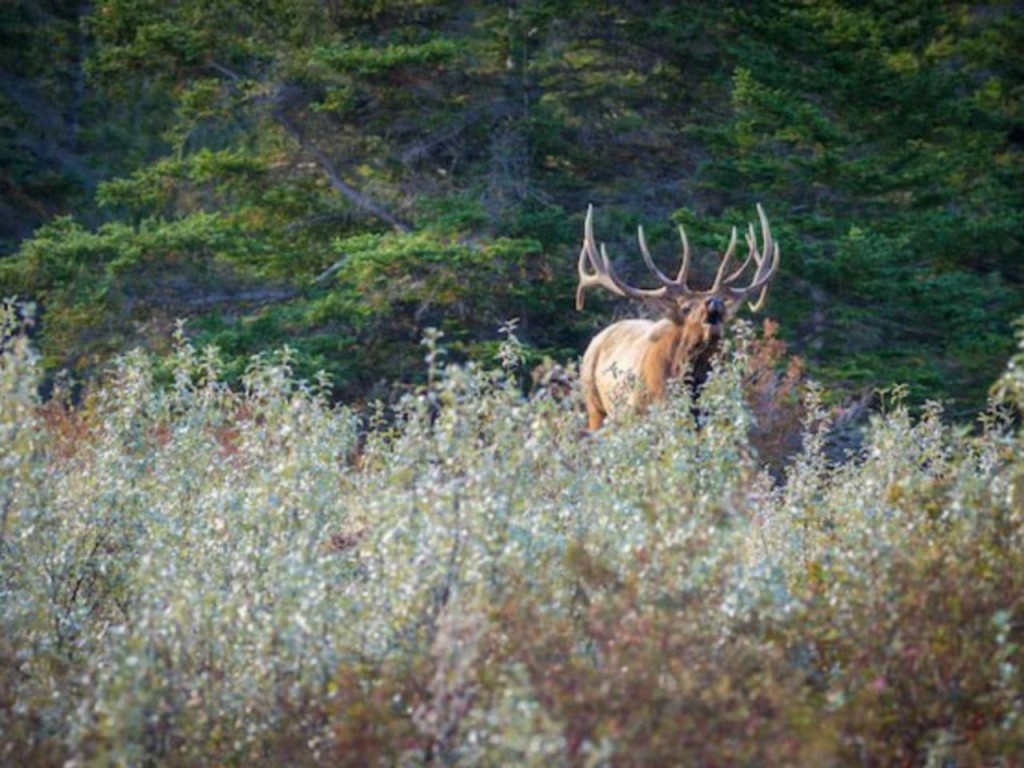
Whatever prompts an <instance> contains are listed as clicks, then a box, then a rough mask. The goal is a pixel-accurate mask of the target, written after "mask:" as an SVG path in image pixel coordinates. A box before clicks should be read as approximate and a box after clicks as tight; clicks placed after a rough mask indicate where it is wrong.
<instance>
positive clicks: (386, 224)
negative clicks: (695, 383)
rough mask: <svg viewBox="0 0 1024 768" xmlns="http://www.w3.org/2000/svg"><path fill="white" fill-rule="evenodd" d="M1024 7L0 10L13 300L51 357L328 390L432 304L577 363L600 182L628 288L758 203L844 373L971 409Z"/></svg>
mask: <svg viewBox="0 0 1024 768" xmlns="http://www.w3.org/2000/svg"><path fill="white" fill-rule="evenodd" d="M1021 10H1022V8H1021V4H1020V3H1018V2H990V3H952V2H940V3H936V2H933V1H931V0H929V1H928V2H921V1H917V0H910V1H902V2H883V1H881V0H873V1H867V2H851V1H849V0H822V1H820V2H809V1H801V0H743V1H742V2H734V1H731V0H724V1H723V2H718V3H714V4H709V3H703V2H675V3H652V2H640V1H633V2H630V3H614V2H597V1H596V0H563V1H560V2H551V1H545V0H532V1H531V0H518V1H510V2H459V3H454V2H432V1H430V0H389V1H388V2H379V1H377V0H372V1H370V0H362V1H347V2H338V1H337V0H258V1H249V0H247V1H246V2H241V1H240V0H216V1H213V2H211V1H210V0H180V1H179V2H173V3H168V2H163V1H162V0H95V1H94V2H82V1H81V0H3V2H2V3H0V191H2V193H0V254H2V258H0V295H2V296H11V295H17V296H19V297H22V298H24V299H29V300H32V301H34V302H35V303H36V307H37V320H38V322H37V324H36V327H35V331H34V334H35V343H36V345H37V347H38V348H39V349H40V350H41V352H42V355H43V364H44V366H45V367H46V369H47V370H49V371H50V372H51V374H52V373H54V372H56V371H58V370H62V369H63V370H70V371H72V372H73V373H74V374H75V375H76V377H78V379H79V380H86V379H88V377H90V376H91V375H93V374H94V373H95V372H96V371H97V370H98V369H99V368H100V367H101V366H102V364H103V362H104V361H106V360H107V359H109V357H110V356H111V355H113V354H115V353H119V352H123V351H125V350H127V349H129V348H131V347H133V346H137V345H140V344H141V345H143V346H145V347H148V348H150V349H153V350H156V351H160V350H164V349H167V348H168V347H169V346H170V344H171V337H172V333H171V329H172V328H173V324H174V322H175V320H176V319H178V318H188V320H189V322H188V325H187V328H188V332H189V334H190V335H191V337H192V339H193V342H194V343H196V344H197V345H204V344H207V343H213V344H216V345H217V346H218V347H219V349H220V350H221V354H222V356H223V357H224V359H225V361H226V363H227V366H228V370H229V371H233V375H236V376H237V375H240V374H241V373H242V371H243V370H244V369H245V367H246V365H247V364H248V361H249V359H250V357H251V355H253V354H256V353H258V352H260V351H262V350H265V349H267V348H275V347H280V346H281V345H282V344H287V345H289V346H290V347H291V348H292V349H293V351H294V358H293V362H294V365H295V367H296V369H297V372H298V373H299V375H303V376H307V377H311V376H313V375H314V374H315V372H316V371H318V370H324V371H326V372H327V373H328V374H329V375H330V377H331V380H332V382H333V391H334V393H335V396H336V397H338V398H340V399H345V400H349V401H353V402H357V401H362V400H365V399H367V398H370V397H377V396H382V395H386V394H387V393H388V392H390V391H391V390H392V388H393V387H394V386H395V385H396V384H403V383H412V382H415V381H416V380H417V378H418V377H419V376H421V375H422V372H423V371H424V366H423V364H422V357H423V351H422V347H421V345H420V341H421V339H422V338H423V335H424V331H425V329H427V328H430V327H435V328H438V329H440V330H442V331H443V332H444V334H445V336H444V341H445V344H446V347H447V349H448V350H449V352H450V353H451V354H452V355H454V356H455V357H461V358H469V359H487V360H491V359H493V357H494V355H495V353H496V351H497V349H498V346H499V344H500V341H501V335H500V334H499V328H501V327H502V326H503V325H505V324H506V323H508V322H509V321H510V320H512V319H516V320H517V325H516V331H515V332H516V334H517V336H518V337H519V339H520V340H521V341H522V342H524V343H525V344H526V348H527V350H528V352H529V354H530V355H531V357H532V359H534V360H540V359H542V358H543V357H545V356H550V357H552V358H554V359H556V360H561V361H565V360H573V359H576V358H577V357H578V355H579V354H580V352H581V351H582V349H583V347H584V345H585V343H586V340H587V338H588V337H589V336H590V335H592V334H593V333H594V332H595V331H596V330H597V329H598V328H599V327H601V326H602V325H603V324H605V323H607V322H608V321H609V319H610V318H611V317H612V316H613V315H615V314H616V313H618V314H630V313H635V312H636V311H637V310H636V308H635V307H628V306H619V307H614V306H613V305H612V304H611V303H605V304H601V303H600V302H595V303H593V304H591V305H590V306H588V310H587V312H585V313H577V312H575V311H574V309H573V305H572V297H573V293H574V286H575V281H576V270H575V260H576V255H577V249H578V243H579V240H580V236H581V232H582V217H583V213H584V211H585V209H586V206H587V204H588V203H593V204H594V205H595V206H596V209H597V228H598V237H599V239H602V240H605V241H607V242H608V244H609V249H610V252H611V254H612V255H613V258H614V259H615V260H616V263H617V265H619V266H620V268H621V270H622V271H623V272H624V273H625V274H626V275H627V276H628V277H629V278H631V280H632V281H633V282H636V283H641V282H642V281H643V280H644V279H645V274H644V272H643V268H642V262H641V260H640V259H639V251H638V249H637V247H636V243H635V239H634V238H635V235H634V233H635V227H636V225H637V224H643V225H644V226H645V228H646V231H647V233H648V240H649V241H650V242H652V244H654V249H655V257H656V259H658V260H659V261H660V262H661V263H662V264H663V265H664V267H665V268H666V269H667V268H668V265H670V264H672V263H673V260H674V259H676V258H677V254H678V244H677V242H678V241H677V240H676V235H675V225H676V224H685V225H686V227H687V231H688V233H689V234H690V237H691V239H692V240H693V241H694V242H695V245H696V247H697V250H698V251H699V252H701V253H702V254H703V255H704V257H705V259H706V261H705V262H703V266H704V269H705V273H707V271H708V270H710V269H712V268H713V261H714V259H713V258H712V254H715V253H721V252H722V251H723V250H724V246H725V244H726V240H727V237H728V232H729V229H730V227H731V226H733V225H739V226H743V225H744V224H745V223H746V222H747V221H749V220H750V219H752V218H754V206H755V203H757V202H762V203H763V204H764V206H765V207H766V209H767V212H768V215H769V218H770V220H771V222H772V226H773V230H774V231H775V234H776V236H777V239H778V240H779V241H780V242H781V244H782V259H783V260H782V269H781V274H780V275H779V276H778V277H777V278H776V280H775V283H774V285H773V288H772V295H771V296H770V298H769V301H768V304H767V310H766V313H767V314H768V315H769V316H771V317H772V318H775V319H777V320H778V321H780V324H781V329H782V331H781V333H782V336H783V338H784V339H785V340H786V341H787V342H788V344H789V345H790V348H791V349H793V350H795V351H796V352H798V353H799V354H800V355H802V356H803V357H804V358H805V359H806V361H807V362H808V365H809V367H810V369H811V372H812V373H813V375H814V376H815V377H816V378H818V379H819V380H821V381H823V382H824V383H825V384H826V385H827V386H828V387H829V388H830V390H831V391H832V392H833V393H835V396H836V397H838V398H842V397H845V396H849V395H854V394H858V393H863V392H870V391H871V390H872V389H873V388H875V387H878V386H885V385H889V384H891V383H893V382H903V383H905V384H907V385H908V387H909V391H910V394H911V397H912V399H913V400H915V401H918V402H919V401H922V400H924V399H926V398H934V399H939V400H941V401H943V402H944V403H945V404H946V406H947V412H949V413H952V414H953V415H954V416H956V417H960V418H967V417H969V416H971V415H973V414H974V413H976V412H977V411H978V410H979V409H980V408H981V407H982V406H983V404H984V401H985V398H986V396H987V391H988V388H989V386H990V385H991V383H992V382H993V381H994V380H995V379H996V378H997V376H998V375H999V372H1000V371H1001V370H1003V368H1004V366H1005V363H1006V360H1007V359H1008V357H1009V356H1010V353H1011V351H1012V349H1013V330H1012V328H1013V323H1014V321H1015V319H1016V318H1018V317H1020V316H1021V315H1022V314H1024V290H1021V288H1022V282H1024V258H1022V256H1024V249H1022V240H1021V231H1022V210H1024V207H1022V205H1021V203H1022V198H1024V185H1022V184H1021V179H1022V170H1024V152H1022V148H1024V113H1022V108H1021V102H1022V100H1021V97H1022V94H1024V58H1022V57H1021V55H1020V52H1021V51H1024V14H1022V13H1021Z"/></svg>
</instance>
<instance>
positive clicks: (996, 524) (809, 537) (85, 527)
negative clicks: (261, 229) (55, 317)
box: [0, 246, 1024, 765]
mask: <svg viewBox="0 0 1024 768" xmlns="http://www.w3.org/2000/svg"><path fill="white" fill-rule="evenodd" d="M421 247H422V246H421ZM3 322H4V326H3V329H4V330H3V335H2V338H3V339H5V342H4V343H5V346H4V350H3V357H2V364H0V387H2V392H3V395H4V396H3V397H2V398H0V404H2V405H0V409H2V410H0V438H2V439H3V441H4V442H3V448H4V450H3V454H2V455H3V456H4V459H3V461H4V470H5V471H4V482H3V484H2V485H0V494H2V496H0V503H2V510H3V518H2V526H0V585H2V596H3V598H2V601H0V628H2V630H3V631H2V632H0V638H2V639H0V680H2V681H3V685H2V686H0V691H2V694H0V726H2V728H3V731H4V733H5V734H6V735H7V737H8V738H7V739H5V742H4V746H3V750H4V752H3V758H4V760H5V762H13V763H20V764H55V763H64V762H66V761H69V760H72V761H75V762H78V763H82V764H110V763H132V764H135V763H146V762H157V763H160V764H167V765H177V764H181V765H207V764H214V763H216V764H224V763H225V762H227V763H236V762H242V761H247V762H250V763H253V764H260V765H262V764H279V763H280V762H282V761H283V760H286V759H287V760H288V761H289V762H290V763H292V764H303V765H304V764H310V765H315V764H322V763H326V764H338V763H341V764H351V765H367V764H377V763H387V764H395V763H411V764H415V763H428V762H435V761H439V760H440V761H444V762H446V763H449V764H459V765H461V764H475V765H479V764H487V765H491V764H494V765H497V764H517V765H518V764H525V765H532V764H541V763H545V764H550V763H551V762H556V763H567V764H573V765H575V764H584V763H590V762H597V763H604V762H612V763H620V762H621V763H628V764H652V763H663V762H672V761H674V760H677V759H678V758H679V755H680V754H685V755H688V756H693V760H694V761H695V762H696V763H700V764H705V763H709V762H720V763H733V764H764V763H770V764H779V763H786V764H793V765H846V764H857V765H859V764H863V762H865V761H867V762H870V763H873V764H875V763H877V764H894V763H900V762H911V763H927V762H929V761H934V762H955V763H958V764H959V763H967V764H972V763H986V764H987V763H992V762H998V761H999V760H1003V761H1005V760H1012V756H1013V755H1015V754H1018V753H1019V751H1020V749H1021V748H1022V747H1024V717H1022V716H1024V712H1022V711H1021V702H1022V698H1021V692H1022V686H1024V678H1022V676H1021V669H1022V666H1021V665H1022V663H1024V654H1022V650H1021V649H1022V648H1024V634H1022V627H1024V615H1022V610H1024V606H1022V604H1021V601H1020V595H1021V594H1024V583H1022V574H1024V568H1022V566H1024V562H1022V560H1021V554H1020V553H1021V552H1022V551H1024V550H1022V547H1021V545H1022V544H1024V541H1022V536H1024V527H1022V524H1024V519H1022V517H1021V509H1024V505H1022V504H1021V501H1022V499H1024V496H1022V494H1024V463H1022V458H1021V457H1022V455H1024V452H1022V450H1021V448H1022V445H1021V443H1020V435H1019V434H1016V435H1015V434H1014V433H1012V432H1011V431H1009V430H1008V429H1007V428H1006V426H1005V425H1003V424H1001V423H1000V420H999V419H998V418H994V417H993V418H988V419H987V420H986V427H985V428H984V430H983V431H981V432H980V433H979V434H977V435H975V436H968V435H967V433H966V431H965V430H963V429H960V428H955V427H950V426H948V425H947V424H945V423H944V422H943V420H942V418H941V411H940V409H939V408H938V407H937V406H932V407H930V408H929V409H927V410H926V411H925V412H924V414H923V415H922V417H921V418H920V419H919V420H917V421H914V420H912V419H911V417H910V414H909V411H908V409H907V407H906V406H905V405H904V403H903V401H902V399H901V397H902V395H901V394H900V393H895V395H894V399H893V400H891V402H890V403H889V404H888V406H887V408H886V410H885V411H884V412H882V413H881V414H879V415H877V417H875V419H874V420H873V422H872V425H871V427H870V430H869V434H868V436H867V440H866V443H865V447H864V450H863V453H862V454H861V455H858V456H855V457H851V460H849V461H848V462H846V463H844V464H842V465H833V464H831V463H829V462H828V461H827V459H826V458H825V454H824V442H823V440H824V437H825V431H826V430H827V426H828V425H827V419H826V418H825V415H824V413H823V411H822V410H821V406H820V402H821V400H820V398H821V393H820V391H819V390H817V389H814V388H812V389H809V390H808V391H807V393H806V399H805V405H806V416H805V423H806V425H807V431H806V433H805V436H804V449H803V452H802V453H801V454H800V455H799V456H798V457H797V459H796V460H795V461H794V462H793V463H792V464H791V465H790V468H789V470H788V473H787V477H786V482H785V484H784V485H781V486H773V484H772V482H771V481H770V480H769V479H768V478H767V477H766V476H765V475H764V474H763V473H761V472H760V471H759V470H758V460H757V458H756V454H755V453H754V452H753V450H752V448H751V446H750V444H749V443H748V441H747V430H748V428H749V426H750V425H751V414H750V412H749V411H748V410H747V407H746V405H745V403H744V398H743V397H742V395H741V390H742V388H743V381H744V378H745V377H746V376H747V375H748V374H747V372H748V371H749V370H750V369H751V366H753V368H754V369H755V370H757V369H758V368H759V365H760V364H759V363H757V361H756V360H752V359H751V354H762V353H761V352H757V350H756V348H753V347H751V346H750V345H749V344H747V343H746V342H744V344H743V345H741V346H740V347H738V348H735V349H730V350H728V352H727V356H726V362H725V364H724V365H722V366H720V368H719V369H718V370H717V372H716V374H715V375H714V376H713V377H712V379H711V380H710V381H709V383H708V385H707V387H706V388H705V390H704V392H703V395H702V400H701V403H702V407H703V408H704V409H706V420H705V422H704V423H703V425H702V429H701V431H700V432H698V431H696V430H695V429H694V428H693V424H692V417H691V413H690V407H689V403H688V402H686V399H685V396H684V395H683V394H682V392H680V393H679V395H680V396H679V398H678V399H676V400H673V401H670V402H669V403H668V404H665V405H663V406H658V407H656V408H654V409H653V410H652V412H651V413H650V414H649V415H648V417H647V418H644V419H632V420H630V419H627V420H625V421H622V422H620V423H617V424H614V425H610V426H609V427H608V428H607V429H606V430H603V431H602V433H601V434H600V435H597V436H594V437H591V438H589V439H580V436H579V434H580V430H581V429H582V427H583V415H582V409H581V407H580V404H579V402H578V395H577V394H575V393H573V394H572V395H571V397H570V398H569V399H568V400H565V401H562V400H559V399H557V398H553V397H550V396H546V395H542V396H539V397H537V398H535V399H532V400H525V399H524V398H523V396H522V395H521V394H520V390H519V386H518V384H517V383H516V382H515V380H514V378H510V376H509V373H512V372H514V366H515V364H516V362H515V361H516V360H517V359H518V358H519V353H518V351H517V350H516V349H515V339H514V334H513V332H512V331H513V329H511V328H509V329H506V331H507V335H508V338H507V340H506V342H505V343H506V344H507V345H509V348H508V349H506V350H504V351H503V355H502V357H503V359H504V360H505V361H506V364H507V365H508V366H511V367H510V368H508V372H502V371H501V370H485V369H483V368H480V367H477V366H473V365H470V366H466V367H459V366H453V365H450V364H448V363H447V362H446V361H445V356H446V350H445V349H444V348H442V347H440V346H439V343H438V342H439V337H440V334H439V333H438V332H432V333H429V334H428V335H427V337H426V339H425V340H424V342H423V344H424V345H425V352H426V361H427V378H428V381H429V384H428V385H426V386H424V387H421V388H419V389H417V390H415V391H413V392H410V393H409V394H408V395H407V396H405V397H404V398H403V399H402V400H401V401H400V402H398V403H396V405H395V408H394V410H393V412H391V413H390V414H387V413H386V412H385V410H384V408H383V406H381V407H380V409H379V410H378V411H377V414H376V415H374V416H371V417H370V423H369V428H368V429H366V430H360V428H359V426H358V425H359V420H358V419H357V418H356V416H355V415H354V414H353V413H352V412H351V411H349V410H348V409H346V408H344V407H340V406H335V405H331V404H330V401H329V400H328V398H327V393H328V390H327V389H326V382H325V381H323V380H321V381H319V382H318V383H316V384H313V385H311V384H306V383H303V382H301V381H297V380H296V379H295V378H294V375H293V372H292V360H293V358H292V355H291V352H290V350H288V349H287V348H286V349H284V350H283V351H282V352H281V353H279V354H277V355H275V356H263V357H259V358H255V359H253V360H252V363H251V365H250V367H249V369H248V370H247V371H246V373H245V375H244V378H243V386H242V388H241V389H238V390H236V389H232V388H230V387H227V386H226V385H225V384H224V383H223V381H222V379H221V368H222V363H221V360H220V356H219V354H218V352H217V351H216V350H215V349H213V348H207V349H205V350H198V349H196V348H194V347H193V346H192V345H191V344H189V342H188V341H187V339H186V337H185V335H184V333H183V331H182V330H181V329H179V330H178V331H177V332H176V333H175V338H174V348H173V350H172V351H171V352H170V354H169V356H168V357H167V358H166V359H164V360H160V361H155V360H153V359H151V358H148V357H147V356H145V355H143V354H142V353H138V352H136V353H132V354H131V355H128V356H126V357H123V358H120V359H119V360H118V361H117V363H116V365H115V366H114V368H113V369H112V371H111V373H110V376H109V378H108V379H107V381H106V383H105V384H104V386H103V387H102V388H99V389H97V390H95V391H94V393H93V394H92V396H91V397H90V398H89V399H88V401H87V402H86V403H85V404H83V406H81V407H80V408H79V409H77V410H72V409H69V408H68V407H67V406H66V405H65V404H63V403H62V402H61V400H60V399H59V398H57V399H55V400H53V401H51V402H50V403H49V404H46V405H43V404H41V403H40V401H39V399H38V397H37V395H36V384H37V382H38V377H39V369H38V362H37V361H36V360H35V358H34V357H33V356H32V354H31V350H30V348H29V347H28V346H27V344H26V343H25V339H24V337H23V336H22V335H21V334H20V333H19V332H18V329H17V320H16V317H15V316H14V315H13V314H12V310H11V309H8V310H7V312H6V314H5V315H4V319H3ZM764 354H767V355H768V357H769V358H770V357H771V352H767V353H764ZM156 364H159V365H160V366H163V367H166V368H167V369H168V371H169V373H170V380H171V381H170V384H169V386H158V385H157V383H156V380H155V372H156ZM1015 370H1016V369H1011V371H1010V372H1008V374H1007V376H1008V377H1010V378H1012V376H1013V375H1014V371H1015ZM1006 392H1007V396H1008V397H1013V395H1012V393H1011V388H1006ZM1017 405H1018V406H1020V405H1021V403H1020V402H1019V401H1018V402H1017Z"/></svg>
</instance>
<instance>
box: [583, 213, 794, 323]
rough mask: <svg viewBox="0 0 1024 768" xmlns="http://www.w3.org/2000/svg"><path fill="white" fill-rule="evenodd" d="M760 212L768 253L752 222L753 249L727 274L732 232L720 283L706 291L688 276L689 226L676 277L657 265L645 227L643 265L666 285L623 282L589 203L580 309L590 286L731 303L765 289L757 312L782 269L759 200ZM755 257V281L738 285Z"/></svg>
mask: <svg viewBox="0 0 1024 768" xmlns="http://www.w3.org/2000/svg"><path fill="white" fill-rule="evenodd" d="M757 214H758V216H759V217H760V219H761V243H762V248H763V251H764V252H763V253H762V252H761V251H759V250H758V247H757V238H756V236H755V234H754V226H753V225H752V224H751V225H748V228H747V235H746V239H747V245H748V246H749V248H750V252H749V253H748V254H747V258H746V260H745V261H744V262H743V264H742V265H740V267H739V269H737V270H735V271H733V272H732V273H729V274H728V276H727V272H728V267H729V262H730V261H731V260H732V257H733V254H734V253H735V252H736V240H737V233H736V227H733V228H732V236H731V237H730V238H729V247H728V248H727V249H726V251H725V255H724V256H722V261H721V263H720V264H719V265H718V272H717V273H716V274H715V282H714V283H713V284H712V286H711V288H710V289H709V290H706V291H696V290H693V289H692V288H690V287H689V285H687V282H686V278H687V274H688V272H689V270H690V242H689V240H688V239H687V237H686V230H684V229H683V228H682V226H680V227H679V237H680V239H681V240H682V244H683V261H682V264H681V265H680V267H679V272H678V273H676V276H675V278H670V277H668V276H667V275H666V274H665V273H664V272H662V271H661V270H660V269H658V267H657V266H656V265H655V263H654V259H652V258H651V253H650V251H649V250H648V248H647V241H646V240H645V239H644V229H643V227H637V240H638V241H639V243H640V253H641V254H642V255H643V259H644V263H645V264H646V265H647V268H648V269H649V270H650V271H651V273H652V274H653V275H654V277H655V278H657V280H658V282H659V283H661V286H660V287H659V288H634V287H633V286H631V285H629V284H628V283H625V282H623V281H622V279H621V278H619V276H618V275H616V274H615V270H614V269H613V268H612V263H611V260H610V259H609V258H608V253H607V251H606V250H605V248H604V244H603V243H602V244H601V246H600V247H598V245H597V242H596V241H595V240H594V224H593V218H594V206H593V205H588V206H587V217H586V220H585V221H584V224H583V248H582V249H581V250H580V259H579V265H578V271H579V275H580V284H579V287H578V288H577V289H576V309H577V310H580V309H583V298H584V293H585V292H586V289H587V288H591V287H594V286H602V287H604V288H607V289H608V290H609V291H611V292H612V293H614V294H615V295H616V296H623V297H625V298H630V299H641V300H650V299H670V300H680V299H682V300H687V299H694V298H707V297H711V296H718V297H720V298H724V299H726V300H728V301H730V302H740V301H743V300H744V299H746V298H747V297H748V296H750V295H752V294H753V293H754V292H756V291H760V292H761V295H760V296H759V297H758V299H757V301H756V302H754V303H752V304H751V309H752V310H753V311H755V312H756V311H757V310H759V309H760V308H761V306H762V305H763V304H764V299H765V294H766V293H767V291H768V281H769V280H771V278H772V276H773V275H774V274H775V272H776V270H777V269H778V268H779V245H778V243H776V242H775V241H774V240H773V239H772V233H771V229H770V227H769V226H768V218H767V217H766V216H765V213H764V209H763V208H762V207H761V204H760V203H758V205H757ZM751 261H753V262H755V263H756V264H757V268H756V270H755V272H754V279H753V280H752V281H751V283H750V285H748V286H747V287H745V288H736V287H734V286H733V283H735V282H736V281H737V280H738V279H739V278H740V276H741V275H742V274H743V273H744V272H745V271H746V269H747V266H748V265H749V264H750V262H751Z"/></svg>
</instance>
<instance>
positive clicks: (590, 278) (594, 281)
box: [576, 205, 671, 310]
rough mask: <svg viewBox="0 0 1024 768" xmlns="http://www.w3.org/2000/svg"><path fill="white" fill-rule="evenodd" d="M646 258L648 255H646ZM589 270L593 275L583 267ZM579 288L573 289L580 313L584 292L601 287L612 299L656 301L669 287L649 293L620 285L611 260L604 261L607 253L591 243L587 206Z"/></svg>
mask: <svg viewBox="0 0 1024 768" xmlns="http://www.w3.org/2000/svg"><path fill="white" fill-rule="evenodd" d="M648 258H650V257H649V255H648ZM588 262H589V264H590V267H591V268H592V269H593V272H590V271H588V269H587V264H588ZM577 268H578V272H579V276H580V284H579V286H578V287H577V288H576V309H577V310H581V309H583V299H584V293H585V291H586V289H587V288H591V287H593V286H601V287H603V288H606V289H608V290H609V291H611V292H612V293H614V294H615V295H616V296H623V297H626V298H630V299H660V298H664V297H665V296H667V295H668V290H669V288H670V287H671V285H670V284H666V285H663V286H662V287H661V288H655V289H653V290H646V289H642V288H634V287H633V286H631V285H629V284H628V283H624V282H623V281H622V280H620V279H619V276H618V275H616V274H615V269H614V268H613V267H612V262H611V259H609V258H608V252H607V251H606V250H605V248H604V245H603V244H602V245H601V247H600V248H598V246H597V241H596V240H595V239H594V206H593V205H588V206H587V216H586V219H585V220H584V222H583V247H582V248H581V249H580V258H579V263H578V265H577Z"/></svg>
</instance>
